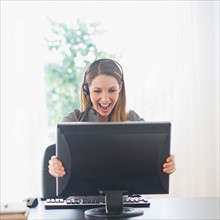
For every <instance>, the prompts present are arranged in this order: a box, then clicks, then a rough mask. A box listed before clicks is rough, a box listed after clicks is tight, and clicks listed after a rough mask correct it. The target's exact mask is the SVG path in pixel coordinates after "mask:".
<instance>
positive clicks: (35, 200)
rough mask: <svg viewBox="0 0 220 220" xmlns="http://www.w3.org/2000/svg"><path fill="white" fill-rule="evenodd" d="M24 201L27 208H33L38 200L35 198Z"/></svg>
mask: <svg viewBox="0 0 220 220" xmlns="http://www.w3.org/2000/svg"><path fill="white" fill-rule="evenodd" d="M24 201H26V202H27V207H28V208H35V207H37V205H38V199H37V198H27V199H25V200H24Z"/></svg>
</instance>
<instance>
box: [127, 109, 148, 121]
mask: <svg viewBox="0 0 220 220" xmlns="http://www.w3.org/2000/svg"><path fill="white" fill-rule="evenodd" d="M128 121H144V119H143V118H141V117H140V116H139V115H138V114H137V113H136V112H135V111H134V110H130V111H128Z"/></svg>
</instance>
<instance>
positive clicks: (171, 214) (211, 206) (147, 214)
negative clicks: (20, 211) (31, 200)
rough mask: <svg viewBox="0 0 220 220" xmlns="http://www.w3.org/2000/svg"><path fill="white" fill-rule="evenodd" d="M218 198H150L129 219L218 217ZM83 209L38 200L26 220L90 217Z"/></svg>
mask: <svg viewBox="0 0 220 220" xmlns="http://www.w3.org/2000/svg"><path fill="white" fill-rule="evenodd" d="M219 200H220V198H219V197H209V198H150V199H149V202H150V203H151V206H150V208H139V209H142V210H143V211H144V215H141V216H137V217H132V218H129V219H130V220H131V219H142V220H144V219H209V220H211V219H220V215H219V205H220V204H219ZM84 211H85V209H62V210H61V209H59V210H46V209H45V208H44V206H43V203H42V202H40V203H39V205H38V207H37V208H32V209H30V212H29V216H28V220H37V219H44V220H47V219H53V220H55V219H59V220H62V219H65V220H68V219H77V220H78V219H91V218H89V217H85V216H84ZM99 219H102V218H99ZM111 219H112V218H111ZM105 220H106V218H105Z"/></svg>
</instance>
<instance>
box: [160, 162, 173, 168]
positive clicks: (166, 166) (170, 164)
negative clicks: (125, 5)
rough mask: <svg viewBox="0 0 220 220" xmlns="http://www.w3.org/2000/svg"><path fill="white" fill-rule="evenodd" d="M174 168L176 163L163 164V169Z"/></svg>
mask: <svg viewBox="0 0 220 220" xmlns="http://www.w3.org/2000/svg"><path fill="white" fill-rule="evenodd" d="M174 166H175V162H174V161H171V162H168V163H164V164H163V168H168V167H174Z"/></svg>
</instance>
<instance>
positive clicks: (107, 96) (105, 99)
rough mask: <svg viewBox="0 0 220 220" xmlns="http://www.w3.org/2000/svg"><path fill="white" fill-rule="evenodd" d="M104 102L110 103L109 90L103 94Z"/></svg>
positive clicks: (102, 99)
mask: <svg viewBox="0 0 220 220" xmlns="http://www.w3.org/2000/svg"><path fill="white" fill-rule="evenodd" d="M101 101H102V103H108V102H109V94H108V92H103V93H102V96H101Z"/></svg>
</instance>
